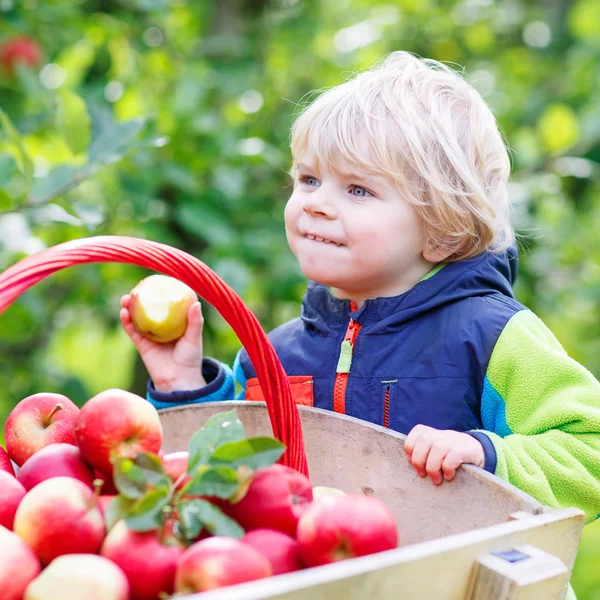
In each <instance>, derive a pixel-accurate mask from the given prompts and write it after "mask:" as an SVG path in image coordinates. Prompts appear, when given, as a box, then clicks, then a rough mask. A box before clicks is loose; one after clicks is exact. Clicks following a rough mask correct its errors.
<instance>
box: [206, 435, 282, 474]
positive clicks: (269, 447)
mask: <svg viewBox="0 0 600 600" xmlns="http://www.w3.org/2000/svg"><path fill="white" fill-rule="evenodd" d="M284 452H285V446H284V445H283V444H282V443H281V442H280V441H278V440H276V439H275V438H271V437H255V438H248V439H245V440H240V441H238V442H230V443H229V444H224V445H222V446H220V447H219V448H217V449H216V450H215V451H214V452H213V453H212V456H211V457H210V464H211V465H215V464H222V463H225V464H228V465H230V466H231V467H239V466H241V465H246V466H248V467H250V468H251V469H260V468H262V467H268V466H270V465H272V464H273V463H275V462H277V459H278V458H279V457H280V456H281V455H282V454H283V453H284Z"/></svg>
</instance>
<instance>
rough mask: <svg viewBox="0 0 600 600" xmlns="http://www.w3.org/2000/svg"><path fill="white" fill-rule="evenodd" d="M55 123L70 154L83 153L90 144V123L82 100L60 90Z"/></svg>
mask: <svg viewBox="0 0 600 600" xmlns="http://www.w3.org/2000/svg"><path fill="white" fill-rule="evenodd" d="M57 121H58V127H59V129H60V130H61V132H62V134H63V136H64V138H65V140H66V142H67V145H68V146H69V148H70V149H71V152H73V154H80V153H81V152H84V151H85V149H86V148H87V147H88V144H89V143H90V130H91V121H90V116H89V115H88V111H87V108H86V106H85V102H84V101H83V99H82V98H81V97H79V96H78V95H77V94H74V93H73V92H70V91H68V90H65V89H63V90H60V91H59V93H58V111H57Z"/></svg>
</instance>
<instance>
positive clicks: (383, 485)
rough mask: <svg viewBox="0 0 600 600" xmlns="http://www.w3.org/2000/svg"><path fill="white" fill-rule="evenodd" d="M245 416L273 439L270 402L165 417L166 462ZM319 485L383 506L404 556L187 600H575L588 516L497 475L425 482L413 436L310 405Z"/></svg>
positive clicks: (304, 411) (182, 410)
mask: <svg viewBox="0 0 600 600" xmlns="http://www.w3.org/2000/svg"><path fill="white" fill-rule="evenodd" d="M233 406H235V407H236V409H237V412H238V416H239V418H240V419H241V421H242V422H243V423H244V425H245V427H246V431H247V433H248V435H271V425H270V422H269V417H268V414H267V410H266V408H265V404H264V403H262V402H211V403H207V404H199V405H194V406H188V407H177V408H171V409H167V410H163V411H161V413H160V414H161V420H162V423H163V428H164V434H165V438H164V445H163V449H164V451H165V452H174V451H177V450H184V449H186V448H187V442H188V440H189V438H190V437H191V435H192V434H193V433H194V431H196V429H198V428H199V427H200V425H201V424H202V423H203V422H204V421H205V420H206V419H207V418H208V417H210V416H211V415H213V414H215V413H216V412H220V411H223V410H231V408H232V407H233ZM299 409H300V417H301V421H302V430H303V432H304V439H305V444H306V456H307V459H308V467H309V472H310V478H311V481H312V482H313V484H314V485H325V486H330V487H336V488H339V489H341V490H344V491H345V492H352V493H362V494H368V495H374V496H377V497H378V498H381V500H383V501H384V502H385V503H386V504H387V506H388V507H389V508H390V509H391V510H392V512H393V513H394V515H395V517H396V520H397V523H398V532H399V539H400V546H399V548H398V549H397V550H392V551H389V552H382V553H380V554H374V555H371V556H365V557H362V558H355V559H351V560H346V561H343V562H340V563H336V564H333V565H328V566H324V567H317V568H313V569H308V570H305V571H300V572H297V573H291V574H287V575H279V576H277V577H272V578H269V579H265V580H261V581H255V582H251V583H247V584H242V585H237V586H234V587H228V588H224V589H222V590H219V591H215V592H204V593H202V594H194V595H191V596H185V597H182V598H181V600H184V598H185V600H192V599H194V600H196V599H197V600H259V599H260V600H266V599H267V598H269V599H275V598H282V599H285V600H307V599H310V600H338V599H344V600H354V599H356V600H359V599H360V600H364V599H367V600H384V599H386V600H387V599H388V598H389V599H392V598H393V599H396V600H401V599H406V600H559V599H563V598H565V597H566V594H567V584H568V580H569V577H570V574H571V570H572V568H573V563H574V562H575V555H576V553H577V547H578V544H579V538H580V535H581V530H582V528H583V524H584V514H583V512H582V511H580V510H577V509H572V508H569V509H564V510H552V509H550V508H548V507H545V506H543V505H542V504H540V503H539V502H538V501H537V500H535V499H534V498H532V497H531V496H528V495H527V494H524V493H523V492H521V491H520V490H518V489H517V488H515V487H514V486H512V485H509V484H508V483H506V482H504V481H502V480H501V479H499V478H498V477H495V476H493V475H490V474H489V473H487V472H485V471H483V470H482V469H478V468H477V467H472V466H465V467H463V468H461V469H459V470H458V472H457V474H456V477H455V479H454V480H453V481H451V482H449V483H443V484H442V485H441V486H435V485H434V484H433V483H432V482H431V481H430V480H429V479H421V478H420V477H419V476H418V475H417V474H416V472H415V470H414V469H413V468H412V466H410V465H409V463H408V461H407V460H406V456H405V454H404V451H403V440H404V437H405V436H403V435H401V434H399V433H396V432H394V431H390V430H389V429H384V428H383V427H379V426H377V425H372V424H370V423H367V422H365V421H360V420H358V419H354V418H352V417H347V416H344V415H338V414H336V413H332V412H329V411H324V410H320V409H316V408H307V407H299Z"/></svg>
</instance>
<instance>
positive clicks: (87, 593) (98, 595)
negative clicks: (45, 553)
mask: <svg viewBox="0 0 600 600" xmlns="http://www.w3.org/2000/svg"><path fill="white" fill-rule="evenodd" d="M82 598H89V599H92V598H93V600H129V584H128V583H127V578H126V577H125V574H124V573H123V571H121V569H120V568H119V567H118V566H117V565H115V564H113V563H112V562H111V561H110V560H108V559H106V558H103V557H102V556H96V555H94V554H68V555H67V556H59V557H58V558H57V559H55V560H53V561H52V563H51V564H50V565H49V566H48V567H47V568H46V569H44V571H43V572H42V574H41V575H40V576H39V577H38V578H37V579H34V580H33V581H32V582H31V583H30V584H29V587H28V588H27V591H26V592H25V597H24V598H23V600H59V599H60V600H81V599H82Z"/></svg>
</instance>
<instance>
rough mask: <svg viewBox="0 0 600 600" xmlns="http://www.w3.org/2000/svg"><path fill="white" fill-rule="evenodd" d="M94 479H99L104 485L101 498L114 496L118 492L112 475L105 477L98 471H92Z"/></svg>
mask: <svg viewBox="0 0 600 600" xmlns="http://www.w3.org/2000/svg"><path fill="white" fill-rule="evenodd" d="M94 479H100V480H101V481H103V482H104V483H103V484H102V495H103V496H116V495H117V494H118V493H119V490H118V489H117V488H116V486H115V484H114V482H113V478H112V475H105V474H104V473H103V472H102V471H100V470H99V469H94Z"/></svg>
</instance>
